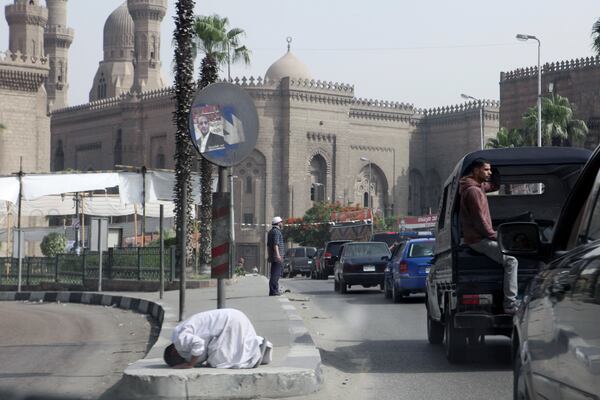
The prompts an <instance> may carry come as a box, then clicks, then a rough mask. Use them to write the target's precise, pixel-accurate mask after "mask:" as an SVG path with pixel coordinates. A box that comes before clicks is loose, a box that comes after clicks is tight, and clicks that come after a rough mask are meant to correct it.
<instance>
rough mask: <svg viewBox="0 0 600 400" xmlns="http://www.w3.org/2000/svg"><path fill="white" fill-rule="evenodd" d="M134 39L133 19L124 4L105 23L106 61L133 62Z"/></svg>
mask: <svg viewBox="0 0 600 400" xmlns="http://www.w3.org/2000/svg"><path fill="white" fill-rule="evenodd" d="M133 37H134V29H133V19H132V18H131V15H129V10H128V9H127V2H124V3H123V4H121V5H120V6H119V7H118V8H117V9H116V10H115V11H113V12H112V13H111V14H110V15H109V17H108V19H107V20H106V22H105V23H104V60H105V61H115V60H131V59H132V53H133Z"/></svg>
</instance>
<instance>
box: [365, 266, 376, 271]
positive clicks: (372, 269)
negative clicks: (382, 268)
mask: <svg viewBox="0 0 600 400" xmlns="http://www.w3.org/2000/svg"><path fill="white" fill-rule="evenodd" d="M363 271H365V272H374V271H375V266H374V265H363Z"/></svg>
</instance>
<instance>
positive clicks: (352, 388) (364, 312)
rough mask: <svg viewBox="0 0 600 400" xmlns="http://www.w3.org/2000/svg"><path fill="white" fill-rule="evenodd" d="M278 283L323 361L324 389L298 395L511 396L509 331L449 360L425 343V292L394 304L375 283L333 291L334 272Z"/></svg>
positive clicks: (379, 398) (310, 399)
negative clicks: (462, 358)
mask: <svg viewBox="0 0 600 400" xmlns="http://www.w3.org/2000/svg"><path fill="white" fill-rule="evenodd" d="M280 282H281V284H282V286H283V287H284V288H287V289H290V291H291V293H288V294H287V296H288V297H289V298H290V300H291V301H292V302H293V303H294V305H295V306H296V307H297V308H298V309H299V311H300V314H301V315H302V317H303V319H304V322H305V324H306V326H307V327H308V329H309V330H310V332H311V334H312V337H313V339H314V341H315V343H316V344H317V347H318V348H319V350H320V352H321V358H322V361H323V371H324V375H325V384H324V386H323V389H322V390H321V391H320V392H318V393H316V394H314V395H311V396H304V397H303V399H306V400H325V399H343V400H355V399H356V400H358V399H361V400H362V399H376V400H385V399H394V400H403V399H406V400H420V399H428V400H433V399H441V400H454V399H456V400H470V399H472V400H482V399H494V400H504V399H507V400H508V399H512V370H511V364H510V341H509V340H508V338H504V337H488V338H486V340H487V343H486V345H485V346H484V347H481V348H478V349H471V350H470V351H469V354H468V362H466V363H464V364H461V365H453V364H450V363H448V361H447V360H446V358H445V355H444V352H443V348H442V346H439V345H438V346H434V345H430V344H429V343H428V342H427V333H426V313H425V304H424V300H425V298H424V297H423V296H417V295H413V296H411V297H410V298H409V299H408V300H407V301H406V302H405V303H400V304H394V303H393V302H392V301H391V300H388V299H385V298H384V295H383V292H382V291H379V290H376V289H373V288H369V289H363V288H362V287H360V286H359V287H353V288H351V289H350V290H349V292H348V294H346V295H342V294H339V293H336V292H334V291H333V278H330V279H329V280H328V281H320V280H310V279H308V278H291V279H282V280H281V281H280Z"/></svg>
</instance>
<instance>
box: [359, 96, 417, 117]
mask: <svg viewBox="0 0 600 400" xmlns="http://www.w3.org/2000/svg"><path fill="white" fill-rule="evenodd" d="M413 114H414V105H413V104H410V103H400V102H394V101H384V100H373V99H362V98H354V99H352V103H351V104H350V113H349V116H350V118H356V119H370V120H380V121H402V122H410V120H411V117H412V115H413Z"/></svg>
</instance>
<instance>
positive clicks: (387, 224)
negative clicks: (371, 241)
mask: <svg viewBox="0 0 600 400" xmlns="http://www.w3.org/2000/svg"><path fill="white" fill-rule="evenodd" d="M373 230H374V232H383V231H397V230H398V217H397V216H395V215H389V216H387V217H384V216H383V215H381V214H375V215H374V216H373Z"/></svg>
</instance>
